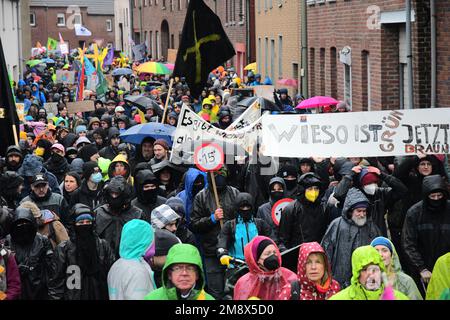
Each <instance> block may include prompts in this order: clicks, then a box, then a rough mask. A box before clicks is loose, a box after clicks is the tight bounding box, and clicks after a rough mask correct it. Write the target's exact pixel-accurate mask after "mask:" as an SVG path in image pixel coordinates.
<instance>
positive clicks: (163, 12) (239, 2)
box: [132, 0, 254, 74]
mask: <svg viewBox="0 0 450 320" xmlns="http://www.w3.org/2000/svg"><path fill="white" fill-rule="evenodd" d="M205 3H206V4H207V5H208V6H209V7H210V8H211V9H212V10H213V11H214V12H215V13H216V14H217V15H218V16H219V17H220V19H221V21H222V25H223V28H224V30H225V32H226V33H227V35H228V37H229V38H230V41H231V42H232V43H233V45H234V48H235V50H236V56H235V57H234V58H233V59H232V60H233V61H230V65H233V66H235V67H236V71H237V73H238V74H242V71H243V68H244V67H245V65H246V63H247V61H248V60H251V59H252V58H253V59H254V54H253V56H252V53H251V51H252V50H251V48H254V41H251V40H250V39H254V37H253V36H252V35H250V34H249V32H247V30H254V28H252V27H251V26H252V22H253V24H254V21H252V19H253V18H252V9H253V8H254V0H205ZM132 4H133V7H132V12H133V17H132V20H133V31H134V41H135V42H136V43H140V42H145V43H146V45H147V48H148V51H149V53H151V55H152V57H153V58H155V59H160V58H163V59H166V58H167V53H168V49H177V48H178V46H179V44H180V39H181V32H182V29H183V23H184V19H185V17H186V9H187V6H188V4H189V1H188V0H134V1H132ZM249 17H250V18H249ZM247 35H249V36H247ZM248 48H250V50H248Z"/></svg>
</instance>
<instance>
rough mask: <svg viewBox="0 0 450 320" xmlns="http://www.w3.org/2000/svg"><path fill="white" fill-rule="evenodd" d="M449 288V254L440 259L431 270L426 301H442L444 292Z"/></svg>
mask: <svg viewBox="0 0 450 320" xmlns="http://www.w3.org/2000/svg"><path fill="white" fill-rule="evenodd" d="M449 288H450V252H449V253H447V254H444V255H443V256H442V257H440V258H439V259H438V260H437V261H436V264H435V265H434V268H433V273H432V276H431V280H430V283H429V284H428V288H427V297H426V299H427V300H438V299H443V298H444V297H443V296H444V292H445V291H446V290H447V291H448V290H449Z"/></svg>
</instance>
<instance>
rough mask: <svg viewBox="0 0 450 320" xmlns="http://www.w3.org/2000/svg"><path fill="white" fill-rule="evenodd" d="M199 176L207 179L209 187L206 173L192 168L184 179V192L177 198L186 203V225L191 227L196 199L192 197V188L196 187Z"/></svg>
mask: <svg viewBox="0 0 450 320" xmlns="http://www.w3.org/2000/svg"><path fill="white" fill-rule="evenodd" d="M199 175H202V176H203V178H204V179H205V187H208V178H207V175H206V173H205V172H202V171H200V170H198V169H195V168H190V169H189V170H188V171H187V172H186V175H185V178H184V190H183V191H181V192H180V193H179V194H178V195H177V197H179V198H181V200H183V202H184V209H185V211H186V216H185V218H186V224H187V225H189V224H190V221H191V211H192V205H193V204H194V197H193V196H192V188H193V186H194V182H195V179H197V177H198V176H199Z"/></svg>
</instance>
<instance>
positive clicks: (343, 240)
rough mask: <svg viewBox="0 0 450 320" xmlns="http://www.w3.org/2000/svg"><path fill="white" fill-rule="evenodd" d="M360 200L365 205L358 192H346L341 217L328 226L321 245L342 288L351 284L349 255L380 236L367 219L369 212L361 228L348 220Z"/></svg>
mask: <svg viewBox="0 0 450 320" xmlns="http://www.w3.org/2000/svg"><path fill="white" fill-rule="evenodd" d="M362 201H365V202H368V200H367V198H366V196H365V195H364V194H363V193H362V192H361V191H359V190H358V189H356V188H352V189H350V190H349V191H348V193H347V197H346V198H345V202H344V207H343V208H342V216H341V217H339V218H336V219H334V220H333V222H332V223H331V224H330V225H329V227H328V229H327V231H326V232H325V235H324V237H323V239H322V243H321V245H322V247H323V248H324V250H325V252H326V254H327V256H328V260H329V261H330V263H331V270H332V272H333V277H334V279H336V281H338V282H339V284H340V285H341V287H342V288H346V287H348V286H349V285H350V278H351V276H352V268H351V265H350V261H351V254H352V252H353V251H354V250H355V249H356V248H358V247H360V246H363V245H368V244H370V242H371V241H372V240H373V239H375V238H376V237H378V236H381V232H380V230H379V229H378V227H377V226H376V225H375V224H374V223H373V222H372V220H371V218H370V213H369V214H368V215H367V222H366V224H364V225H363V226H358V225H357V224H356V223H355V222H353V220H352V219H351V211H352V210H351V208H352V206H353V205H354V204H356V203H358V202H362Z"/></svg>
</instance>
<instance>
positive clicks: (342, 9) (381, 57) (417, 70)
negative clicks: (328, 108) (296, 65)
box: [307, 0, 450, 111]
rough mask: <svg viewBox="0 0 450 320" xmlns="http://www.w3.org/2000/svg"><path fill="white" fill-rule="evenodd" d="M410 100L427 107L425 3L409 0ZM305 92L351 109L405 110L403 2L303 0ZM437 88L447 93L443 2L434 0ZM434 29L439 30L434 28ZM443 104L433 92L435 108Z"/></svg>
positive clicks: (446, 8)
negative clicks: (305, 15) (344, 102)
mask: <svg viewBox="0 0 450 320" xmlns="http://www.w3.org/2000/svg"><path fill="white" fill-rule="evenodd" d="M411 2H412V11H413V12H412V15H411V20H412V26H411V28H412V29H411V30H412V59H413V87H414V90H413V99H414V107H415V108H419V107H420V108H424V107H429V106H430V97H431V81H430V79H431V72H430V70H431V58H430V57H431V55H430V8H429V4H430V2H429V1H416V0H412V1H411ZM307 3H308V6H307V13H308V60H309V94H310V95H311V96H314V95H330V96H333V97H336V98H338V99H340V100H344V99H346V100H348V101H349V102H350V104H351V105H352V107H353V110H355V111H359V110H381V109H397V108H405V107H406V108H408V107H409V105H410V104H409V101H408V87H407V82H408V75H407V57H406V43H407V42H406V31H405V30H406V10H405V1H404V0H367V1H361V0H351V1H348V0H347V1H345V0H308V1H307ZM436 3H437V12H438V13H439V14H438V21H437V24H438V39H437V41H438V46H439V48H438V50H440V51H438V61H439V62H440V63H438V79H439V80H438V92H440V94H441V95H445V97H446V96H447V95H448V89H449V79H448V76H449V67H448V64H449V62H448V53H449V52H448V48H447V47H448V46H447V45H446V43H448V40H449V36H450V34H449V32H448V31H446V29H447V30H448V24H449V22H448V18H449V17H450V16H449V10H450V9H449V8H450V7H449V2H448V1H445V0H438V1H436ZM439 30H440V31H439ZM446 105H449V102H448V99H442V97H439V96H438V106H446Z"/></svg>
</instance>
